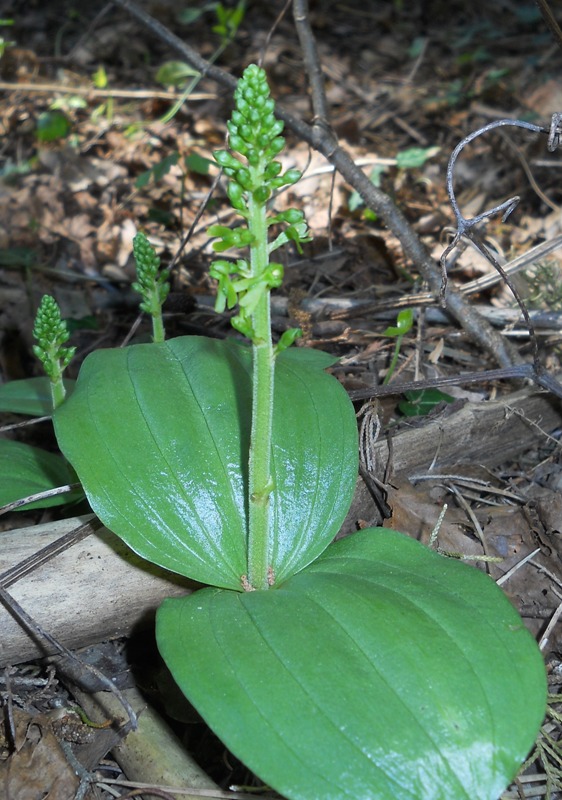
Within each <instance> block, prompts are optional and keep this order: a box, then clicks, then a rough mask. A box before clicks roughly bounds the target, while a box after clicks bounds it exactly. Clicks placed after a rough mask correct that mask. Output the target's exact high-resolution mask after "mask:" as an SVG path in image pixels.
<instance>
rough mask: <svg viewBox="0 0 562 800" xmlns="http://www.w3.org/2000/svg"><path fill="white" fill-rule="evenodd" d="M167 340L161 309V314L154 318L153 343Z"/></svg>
mask: <svg viewBox="0 0 562 800" xmlns="http://www.w3.org/2000/svg"><path fill="white" fill-rule="evenodd" d="M165 339H166V333H165V331H164V321H163V319H162V307H160V313H159V314H154V315H153V316H152V341H153V342H163V341H165Z"/></svg>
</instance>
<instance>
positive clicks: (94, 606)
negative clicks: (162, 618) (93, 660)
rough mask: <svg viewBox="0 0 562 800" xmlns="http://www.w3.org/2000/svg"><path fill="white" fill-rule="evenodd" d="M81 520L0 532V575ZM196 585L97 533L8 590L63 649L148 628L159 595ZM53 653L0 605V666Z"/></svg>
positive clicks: (111, 537)
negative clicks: (143, 627)
mask: <svg viewBox="0 0 562 800" xmlns="http://www.w3.org/2000/svg"><path fill="white" fill-rule="evenodd" d="M87 519H89V517H75V518H72V519H67V520H63V521H59V522H52V523H49V524H47V525H37V526H34V527H30V528H20V529H17V530H13V531H6V532H4V533H0V574H2V573H4V572H5V571H6V570H7V569H9V568H11V567H13V566H14V565H15V564H18V563H19V562H20V561H22V560H23V559H25V558H27V557H28V556H30V555H33V553H36V552H37V551H38V550H41V549H42V548H43V547H45V546H47V545H48V544H50V543H51V542H53V541H55V540H56V539H58V538H59V537H60V536H63V535H64V534H65V533H67V532H68V531H71V530H73V529H74V528H77V527H79V526H80V525H82V524H83V523H84V522H85V521H87ZM195 585H196V584H193V583H191V582H190V581H188V580H186V579H184V578H181V577H180V576H177V575H173V574H172V573H170V572H166V570H163V569H160V568H159V567H155V566H154V565H153V564H149V563H148V562H146V561H144V560H143V559H142V558H140V557H139V556H137V555H136V554H135V553H133V552H132V550H130V549H129V548H128V547H127V545H126V544H124V543H123V542H122V541H121V540H120V539H118V538H117V536H115V534H113V533H111V532H110V531H108V530H106V529H105V528H101V529H100V530H98V531H96V532H95V533H92V534H90V536H88V537H87V538H86V539H84V540H83V541H81V542H79V543H78V544H75V545H73V546H72V547H70V548H69V549H68V550H65V551H64V552H63V553H61V554H60V555H58V556H57V557H56V558H54V559H53V560H52V561H49V562H47V563H46V564H43V565H42V566H40V567H39V568H38V569H36V570H34V571H33V572H32V573H30V574H29V575H26V576H25V577H23V578H21V579H20V580H18V581H17V582H16V583H14V584H13V585H12V586H10V587H9V588H8V591H9V593H10V594H11V595H12V596H13V597H14V598H15V599H16V600H17V601H18V603H19V604H20V605H21V606H22V608H23V609H24V610H25V611H26V612H27V613H28V614H30V615H31V616H32V617H33V619H34V620H36V622H37V623H38V624H39V625H41V627H42V628H43V629H44V630H46V631H48V632H49V633H50V634H51V635H52V636H54V637H55V638H56V639H57V640H58V641H60V642H61V643H62V644H64V645H65V646H66V647H68V648H70V649H75V648H80V647H85V646H88V645H91V644H93V643H95V642H100V641H103V640H104V639H111V638H116V637H119V636H128V635H130V634H131V633H132V632H133V631H135V630H137V629H139V628H142V626H147V625H153V623H154V614H155V611H156V608H157V607H158V606H159V605H160V603H161V602H162V600H164V598H166V597H173V596H179V595H182V594H186V593H188V592H189V591H190V590H191V589H192V588H193V587H194V586H195ZM53 652H55V651H54V650H53V648H52V647H45V646H44V645H43V644H42V643H40V642H37V641H35V640H34V639H33V638H32V637H31V636H30V635H29V634H28V633H27V631H25V630H24V629H23V628H22V627H21V626H20V625H19V623H18V622H17V621H16V620H15V619H14V618H13V616H12V615H11V614H10V613H9V612H8V611H7V610H6V608H4V607H3V606H2V605H0V666H4V665H6V664H18V663H21V662H23V661H29V660H30V659H33V658H37V657H38V656H43V655H47V654H51V653H53Z"/></svg>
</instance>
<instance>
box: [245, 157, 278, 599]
mask: <svg viewBox="0 0 562 800" xmlns="http://www.w3.org/2000/svg"><path fill="white" fill-rule="evenodd" d="M260 172H261V170H260ZM248 208H249V218H248V227H249V229H250V231H251V232H252V233H253V235H254V237H255V238H254V242H253V244H252V246H251V248H250V266H251V271H252V275H253V276H257V275H260V274H261V273H262V272H263V270H264V269H265V267H266V266H267V264H268V263H269V255H268V250H267V221H266V206H265V203H257V202H256V201H255V200H254V199H253V197H251V196H250V200H249V204H248ZM252 326H253V330H254V336H253V347H252V349H253V396H252V430H251V438H250V458H249V471H248V482H249V504H248V505H249V530H248V575H247V578H248V583H249V585H250V586H251V587H252V588H254V589H267V588H268V587H269V585H270V582H271V580H270V578H271V576H270V565H271V561H270V557H271V556H270V542H269V536H270V534H269V500H270V495H271V492H272V490H273V481H272V477H271V440H272V427H273V386H274V372H275V357H274V353H273V345H272V341H271V325H270V305H269V292H264V293H263V296H262V297H261V299H260V301H259V303H258V306H257V308H256V309H255V311H254V313H253V314H252Z"/></svg>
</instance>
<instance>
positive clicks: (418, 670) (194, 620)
mask: <svg viewBox="0 0 562 800" xmlns="http://www.w3.org/2000/svg"><path fill="white" fill-rule="evenodd" d="M157 639H158V646H159V649H160V652H161V653H162V655H163V657H164V659H165V661H166V663H167V664H168V666H169V668H170V669H171V671H172V674H173V676H174V678H175V680H176V682H177V683H178V685H179V686H180V688H181V689H182V690H183V692H184V693H185V695H186V696H187V698H188V699H189V700H190V702H191V703H193V705H194V706H195V708H196V709H197V710H198V711H199V712H200V713H201V714H202V716H203V717H204V718H205V720H206V721H207V722H208V724H209V725H210V726H211V727H212V728H213V730H214V731H215V733H217V735H218V736H219V737H220V738H221V739H222V740H223V741H224V743H225V744H226V746H227V747H228V748H230V750H231V751H232V752H233V753H234V754H235V755H236V756H237V757H238V758H240V759H241V760H242V761H243V762H244V763H245V764H246V765H247V766H248V767H249V768H250V769H252V770H253V771H254V772H255V773H256V774H257V775H258V776H259V777H260V778H261V779H262V780H263V781H265V782H267V783H268V784H269V785H270V786H272V787H273V788H274V789H275V790H276V791H278V792H280V793H281V794H282V795H283V796H284V797H286V798H289V800H311V799H312V798H314V800H358V798H360V800H498V797H499V795H500V793H501V792H502V790H503V789H504V788H505V786H507V785H508V783H509V782H510V780H511V779H512V778H513V777H514V775H515V773H516V771H517V768H518V766H519V765H520V763H521V761H522V760H523V759H524V758H525V756H526V755H527V753H528V751H529V749H530V748H531V746H532V744H533V742H534V740H535V736H536V734H537V731H538V729H539V727H540V724H541V722H542V719H543V716H544V711H545V704H546V680H545V669H544V665H543V663H542V658H541V655H540V652H539V650H538V648H537V646H536V643H535V642H534V640H533V638H532V637H531V635H530V634H529V633H528V631H527V630H526V629H525V627H524V625H523V622H522V621H521V618H520V617H519V616H518V614H517V612H516V611H515V610H514V608H513V607H512V605H511V604H510V603H509V601H508V600H507V599H506V597H505V596H504V595H503V594H502V592H501V590H500V589H499V588H498V587H497V586H496V585H495V584H494V582H493V581H492V580H491V579H490V578H489V577H488V576H486V575H485V574H484V573H482V572H480V571H478V570H477V569H475V568H474V567H468V566H466V565H465V564H462V563H459V562H458V561H454V560H449V559H446V558H445V557H444V556H441V555H438V554H437V553H435V552H434V551H431V550H429V549H427V548H425V547H424V546H423V545H421V544H420V543H419V542H416V541H414V540H412V539H409V538H408V537H405V536H403V535H402V534H399V533H396V532H395V531H389V530H386V529H380V528H379V529H369V530H366V531H361V532H359V533H357V534H355V535H353V536H351V537H349V538H347V539H343V540H341V541H338V542H336V543H335V544H333V545H331V546H330V547H329V548H328V550H327V551H326V552H325V553H324V554H323V555H322V556H321V557H320V558H319V559H318V560H317V561H316V562H315V563H314V564H312V565H310V566H309V567H307V568H306V569H305V570H303V571H302V572H300V573H299V574H298V575H295V576H293V577H292V578H290V579H289V580H288V581H287V582H286V583H285V584H283V585H281V586H280V587H278V588H275V589H273V590H270V591H257V592H246V593H238V592H229V591H224V590H220V589H210V588H207V589H203V590H201V591H198V592H196V593H195V594H193V595H190V596H189V597H186V598H181V599H171V600H166V601H165V602H164V604H163V605H162V606H161V607H160V609H159V611H158V615H157Z"/></svg>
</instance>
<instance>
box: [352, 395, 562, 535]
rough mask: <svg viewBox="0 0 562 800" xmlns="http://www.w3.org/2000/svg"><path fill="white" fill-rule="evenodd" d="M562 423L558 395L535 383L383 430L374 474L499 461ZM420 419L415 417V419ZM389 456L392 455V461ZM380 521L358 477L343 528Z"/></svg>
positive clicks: (451, 469) (443, 469)
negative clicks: (404, 427)
mask: <svg viewBox="0 0 562 800" xmlns="http://www.w3.org/2000/svg"><path fill="white" fill-rule="evenodd" d="M561 423H562V404H561V403H560V400H558V399H556V398H555V397H553V396H552V395H550V394H548V393H546V392H538V391H537V390H536V389H535V388H534V387H530V388H527V389H523V390H522V391H519V392H515V393H513V394H511V395H507V396H505V397H502V398H501V399H499V400H487V401H484V402H482V403H472V402H471V403H466V404H465V405H464V406H463V407H462V408H461V409H460V410H459V411H455V412H453V413H449V412H445V413H444V414H441V415H440V416H438V417H436V418H435V419H434V420H431V421H427V420H425V421H423V422H420V424H419V425H420V426H419V427H412V428H411V429H410V430H404V431H402V432H400V433H398V434H396V435H395V436H393V437H391V440H390V441H391V444H390V448H389V444H388V441H387V439H386V438H385V437H384V433H383V434H382V435H381V437H380V438H379V440H378V441H377V442H375V443H374V445H373V446H372V458H373V460H374V463H375V464H376V468H375V471H374V476H375V477H376V478H377V479H378V480H380V481H383V479H384V475H385V471H386V469H387V465H389V466H390V480H392V475H393V474H399V473H404V474H406V475H407V476H411V475H413V474H415V473H417V472H424V473H427V472H434V473H435V474H439V473H440V472H454V470H455V469H456V468H458V467H460V466H461V465H463V464H484V465H486V466H487V467H495V466H497V465H499V464H502V463H503V462H505V461H508V460H509V459H511V458H514V457H515V456H517V455H518V454H519V453H522V452H524V451H525V450H528V449H529V448H530V447H532V446H533V444H536V443H537V442H539V443H541V444H542V443H544V442H545V441H546V438H547V435H548V434H549V433H551V432H552V431H553V430H554V429H555V428H557V427H559V426H560V424H561ZM412 424H413V425H417V424H418V423H417V422H413V423H412ZM389 460H390V461H389ZM358 520H362V521H363V522H366V523H367V524H369V525H372V524H378V523H379V522H380V517H379V515H378V511H377V508H376V505H375V503H374V502H373V500H372V498H371V495H370V494H369V491H368V489H367V487H366V486H365V483H364V482H363V481H362V480H359V481H358V484H357V489H356V492H355V498H354V501H353V505H352V508H351V510H350V513H349V514H348V515H347V517H346V520H345V522H344V525H343V528H342V532H343V533H349V532H350V531H353V530H356V528H357V521H358Z"/></svg>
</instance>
